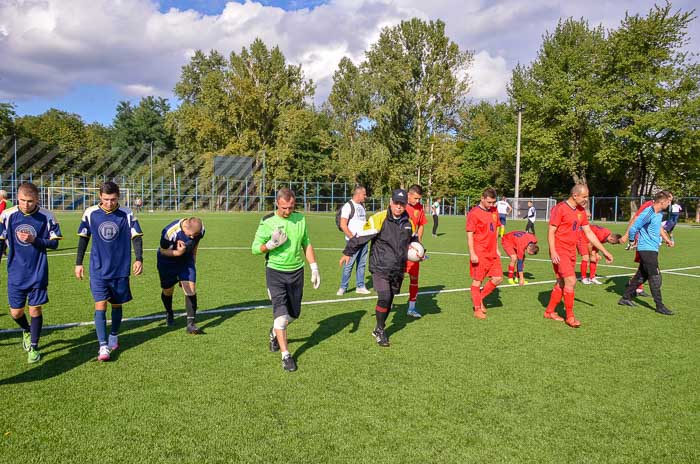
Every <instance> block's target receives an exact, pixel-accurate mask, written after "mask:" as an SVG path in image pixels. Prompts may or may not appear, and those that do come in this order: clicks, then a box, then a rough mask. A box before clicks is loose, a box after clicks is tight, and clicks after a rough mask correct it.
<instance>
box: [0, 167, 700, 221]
mask: <svg viewBox="0 0 700 464" xmlns="http://www.w3.org/2000/svg"><path fill="white" fill-rule="evenodd" d="M106 180H113V181H115V182H117V183H118V184H119V186H120V188H121V191H122V195H121V197H122V198H121V199H122V203H123V204H124V205H125V206H128V207H130V208H134V209H143V210H146V211H179V210H191V211H269V210H272V209H273V208H274V202H275V192H277V190H278V189H279V188H281V187H289V188H291V189H292V190H294V192H295V193H296V195H297V205H298V206H299V208H300V209H303V210H304V211H308V212H324V213H331V212H335V211H336V210H337V209H338V208H340V207H341V206H342V205H343V204H344V203H345V202H346V201H347V200H348V199H349V198H350V197H351V196H352V188H353V185H352V184H348V183H338V182H335V183H334V182H278V181H274V180H273V181H270V180H268V181H267V183H265V182H264V181H263V180H261V179H258V178H254V177H250V178H248V179H246V180H233V179H231V178H229V177H219V176H213V177H209V178H202V177H194V178H189V177H186V178H183V177H181V176H172V177H156V178H154V179H153V183H151V181H150V178H148V177H139V178H133V177H125V176H120V177H112V178H107V177H104V176H103V177H94V176H93V177H87V176H82V177H81V176H33V175H31V174H29V175H26V176H18V177H17V183H15V180H14V178H13V176H12V175H9V176H8V175H5V176H2V175H0V189H3V190H6V191H7V192H8V194H9V196H10V200H11V201H13V202H14V201H15V199H14V198H13V195H12V192H14V190H15V187H16V184H18V183H21V182H24V181H29V182H33V183H34V184H35V185H37V187H38V188H39V192H40V197H41V198H40V200H41V203H42V205H43V206H45V207H46V208H49V209H51V210H59V211H61V210H63V211H81V210H84V209H85V208H87V207H89V206H92V205H94V204H95V203H97V201H98V195H97V192H98V189H99V187H100V185H101V184H102V183H103V182H105V181H106ZM424 200H425V204H426V214H427V215H430V208H429V205H430V203H431V202H432V200H431V199H429V198H425V199H424ZM562 200H563V198H534V197H533V198H526V197H521V198H519V200H518V202H517V204H516V202H515V201H514V199H509V200H508V201H509V202H510V204H511V206H513V211H512V212H511V214H510V217H511V218H512V219H524V218H526V216H527V210H528V202H532V203H533V206H535V209H536V212H537V220H538V221H547V220H549V212H550V210H551V209H552V207H553V206H554V205H555V204H556V203H557V202H558V201H562ZM632 200H636V203H637V204H640V203H642V202H643V201H644V200H645V198H644V197H641V198H631V197H591V198H590V202H589V207H590V211H591V215H592V218H593V220H594V221H599V222H618V221H627V220H628V219H629V217H630V208H631V201H632ZM677 201H678V202H679V203H680V204H681V205H682V207H683V211H682V213H681V220H685V221H689V222H697V221H698V219H700V218H698V217H697V215H698V203H699V202H700V197H684V198H678V199H677ZM478 202H479V198H471V197H458V196H452V197H444V198H441V200H440V214H441V215H448V216H453V215H464V214H466V212H467V211H469V209H471V207H472V206H474V205H476V204H477V203H478ZM365 206H366V208H367V209H368V210H369V211H379V210H382V209H384V208H386V207H388V197H382V196H374V197H370V198H367V200H366V202H365Z"/></svg>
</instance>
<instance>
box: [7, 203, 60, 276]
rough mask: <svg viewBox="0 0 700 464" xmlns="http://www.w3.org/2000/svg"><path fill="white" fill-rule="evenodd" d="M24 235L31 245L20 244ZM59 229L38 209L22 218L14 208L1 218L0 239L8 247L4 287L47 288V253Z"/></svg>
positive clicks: (49, 217) (41, 209) (47, 212)
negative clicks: (20, 235) (27, 236)
mask: <svg viewBox="0 0 700 464" xmlns="http://www.w3.org/2000/svg"><path fill="white" fill-rule="evenodd" d="M22 232H25V233H29V234H30V235H32V236H33V237H34V242H33V243H29V242H28V241H22V240H20V238H19V236H18V234H20V233H22ZM61 238H63V237H62V236H61V229H60V227H59V226H58V222H56V219H55V218H54V217H53V214H51V213H50V212H49V211H48V210H46V209H44V208H40V207H37V208H36V210H34V212H33V213H31V214H24V213H23V212H22V211H21V210H20V209H19V207H17V206H15V207H12V208H10V209H7V210H5V211H3V213H2V214H0V239H2V240H5V241H6V243H7V245H8V246H9V251H8V255H7V283H8V285H9V286H10V287H14V288H19V289H29V288H46V287H48V285H49V263H48V260H47V259H46V249H47V248H56V247H57V246H58V242H53V243H49V241H51V240H60V239H61Z"/></svg>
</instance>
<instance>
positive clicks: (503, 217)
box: [498, 214, 506, 227]
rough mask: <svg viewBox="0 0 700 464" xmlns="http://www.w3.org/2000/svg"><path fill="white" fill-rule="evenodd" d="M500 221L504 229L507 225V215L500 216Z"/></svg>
mask: <svg viewBox="0 0 700 464" xmlns="http://www.w3.org/2000/svg"><path fill="white" fill-rule="evenodd" d="M498 219H500V221H501V225H502V226H503V227H505V225H506V215H505V214H499V215H498Z"/></svg>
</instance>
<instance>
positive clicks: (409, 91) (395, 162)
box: [361, 18, 472, 185]
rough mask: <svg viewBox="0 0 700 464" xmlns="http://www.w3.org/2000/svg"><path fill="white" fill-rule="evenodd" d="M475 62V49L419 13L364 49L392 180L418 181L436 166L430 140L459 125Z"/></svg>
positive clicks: (377, 131) (376, 129)
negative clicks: (460, 44) (468, 73)
mask: <svg viewBox="0 0 700 464" xmlns="http://www.w3.org/2000/svg"><path fill="white" fill-rule="evenodd" d="M471 61H472V54H471V53H470V52H462V51H460V50H459V47H458V46H457V44H456V43H454V42H452V41H451V40H450V39H449V38H448V37H447V36H446V35H445V24H444V23H443V22H442V21H429V22H425V21H422V20H420V19H417V18H413V19H411V20H408V21H402V22H401V23H400V24H399V25H397V26H395V27H392V28H385V29H383V30H382V32H381V34H380V36H379V40H378V41H377V42H376V43H375V44H373V45H372V46H371V47H370V50H369V51H368V52H367V53H366V61H365V62H364V63H363V64H362V66H361V69H362V73H363V81H364V83H365V85H366V86H367V88H368V89H369V95H370V109H369V114H368V117H369V120H370V122H371V124H372V132H373V134H374V136H375V137H376V140H377V141H378V142H379V143H381V144H383V145H384V146H385V147H386V149H387V150H388V151H389V153H391V166H392V169H391V170H390V173H389V174H390V179H389V182H390V183H391V184H393V185H397V184H401V185H406V184H408V183H410V182H412V181H413V180H418V181H420V180H421V175H422V174H425V170H426V169H427V170H431V169H432V164H431V159H430V157H429V141H430V140H431V137H432V135H433V134H440V133H448V132H450V131H451V130H453V129H454V128H455V127H456V124H457V114H458V111H459V109H460V107H461V104H462V101H463V99H464V97H465V94H466V91H467V89H468V81H467V76H466V70H467V68H468V66H469V65H470V63H471Z"/></svg>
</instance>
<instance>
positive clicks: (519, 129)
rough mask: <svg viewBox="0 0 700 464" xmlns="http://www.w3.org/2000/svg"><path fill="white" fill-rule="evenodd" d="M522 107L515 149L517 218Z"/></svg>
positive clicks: (516, 212) (516, 210)
mask: <svg viewBox="0 0 700 464" xmlns="http://www.w3.org/2000/svg"><path fill="white" fill-rule="evenodd" d="M522 115H523V107H522V106H520V107H518V144H517V147H516V150H515V202H514V203H515V204H514V205H513V211H514V212H515V216H516V218H517V215H518V200H519V198H520V131H521V129H522Z"/></svg>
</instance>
